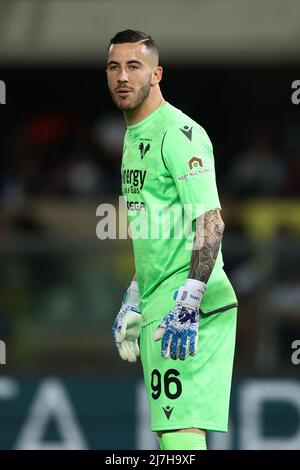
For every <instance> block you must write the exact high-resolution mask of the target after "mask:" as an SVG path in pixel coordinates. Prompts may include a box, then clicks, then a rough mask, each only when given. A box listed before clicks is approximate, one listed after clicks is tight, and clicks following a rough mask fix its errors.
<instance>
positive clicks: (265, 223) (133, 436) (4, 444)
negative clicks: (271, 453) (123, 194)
mask: <svg viewBox="0 0 300 470" xmlns="http://www.w3.org/2000/svg"><path fill="white" fill-rule="evenodd" d="M127 28H132V29H140V30H142V31H145V32H148V33H149V34H151V35H152V36H153V38H154V39H155V40H156V42H157V44H158V46H159V48H160V51H161V63H162V65H164V77H163V82H162V91H163V94H164V96H165V99H167V100H168V101H170V102H171V103H172V104H174V105H175V106H177V107H179V108H181V109H182V110H183V111H184V112H186V113H187V114H189V115H191V116H192V117H193V118H194V119H196V120H197V121H198V122H199V123H200V124H201V125H203V127H205V129H206V130H207V131H208V133H209V135H210V137H211V139H212V142H213V144H214V148H215V159H216V168H217V179H218V186H219V192H220V196H221V200H222V203H223V214H224V219H225V223H226V232H225V239H224V248H223V253H224V259H225V268H226V271H227V273H228V275H229V277H230V279H231V280H232V282H233V284H234V286H235V289H236V291H237V294H238V297H239V303H240V309H239V327H238V336H237V348H236V362H235V374H234V381H233V393H232V406H231V416H230V432H229V433H228V434H226V435H223V434H219V433H215V434H213V435H210V436H209V444H210V447H211V448H213V449H273V448H275V449H283V448H289V449H297V448H298V449H299V448H300V380H299V372H300V365H297V364H296V363H293V362H292V353H293V351H294V350H293V349H292V343H293V342H294V341H295V340H300V289H299V287H300V276H299V274H300V246H299V233H300V202H299V187H300V158H299V157H300V105H299V106H296V105H295V104H293V103H292V100H291V95H292V88H291V84H292V82H293V81H294V80H297V79H300V2H299V1H290V0H287V1H285V2H283V1H277V0H272V1H271V0H261V1H256V0H255V1H251V0H223V1H216V0H211V1H201V0H198V1H196V0H187V1H183V0H181V1H179V0H178V1H172V0H162V1H158V0H157V1H156V0H153V1H151V2H148V1H145V0H140V1H137V0H131V1H128V0H125V1H122V0H112V1H102V0H98V1H97V0H95V1H90V0H85V1H83V0H82V1H80V0H77V1H72V0H68V1H66V0H48V1H43V2H42V1H38V0H36V1H34V0H31V1H29V0H22V1H16V0H9V1H1V2H0V80H3V81H4V82H5V83H6V101H7V104H6V106H2V107H1V126H0V170H1V173H0V175H1V176H0V251H1V270H0V340H2V341H5V343H6V356H7V357H6V364H5V365H4V364H2V365H0V448H2V449H22V448H35V449H45V448H77V449H82V448H88V449H143V448H144V449H151V448H156V442H155V439H154V437H153V435H152V434H151V433H150V432H149V431H148V422H149V416H148V411H147V405H146V401H145V395H144V389H143V384H142V371H141V367H140V365H137V366H132V365H127V364H125V363H124V362H123V361H121V360H120V359H119V357H118V355H117V353H116V351H115V349H114V346H113V343H112V339H111V325H112V321H113V319H114V316H115V314H116V312H117V311H118V309H119V305H120V302H121V299H122V296H123V293H124V290H126V288H127V285H128V283H129V281H130V280H131V278H132V275H133V272H134V267H133V257H132V248H131V242H130V240H102V241H101V240H99V239H98V238H97V237H96V226H97V223H98V222H99V218H98V217H97V216H96V208H97V206H99V204H102V203H104V202H109V203H113V204H115V206H116V207H118V196H119V194H120V180H119V166H120V156H121V145H122V138H123V134H124V130H125V125H124V122H123V118H122V116H121V115H120V113H119V112H118V111H117V110H116V109H115V108H114V105H113V103H112V102H111V99H110V96H109V93H108V91H107V86H106V78H105V73H104V69H105V53H106V48H107V44H108V42H109V39H110V38H111V37H112V36H113V35H114V34H115V33H116V32H117V31H120V30H123V29H127ZM299 345H300V342H299ZM200 347H201V345H200ZM298 358H299V355H298ZM294 362H295V361H294ZM296 362H297V361H296ZM195 393H197V391H195Z"/></svg>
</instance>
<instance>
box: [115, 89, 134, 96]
mask: <svg viewBox="0 0 300 470" xmlns="http://www.w3.org/2000/svg"><path fill="white" fill-rule="evenodd" d="M116 91H117V94H118V95H119V96H127V95H129V93H131V92H132V90H129V89H127V88H120V89H119V90H116Z"/></svg>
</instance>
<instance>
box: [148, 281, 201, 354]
mask: <svg viewBox="0 0 300 470" xmlns="http://www.w3.org/2000/svg"><path fill="white" fill-rule="evenodd" d="M205 287H206V286H205V284H204V283H203V282H201V281H197V280H195V279H188V280H187V281H186V283H185V284H184V285H183V286H181V287H180V289H179V291H178V295H177V298H176V304H175V306H174V308H173V309H172V310H171V312H169V313H168V314H167V315H166V316H165V317H164V319H163V321H162V322H161V323H160V325H159V327H158V328H157V329H156V331H155V332H154V335H153V339H154V341H159V340H160V339H162V345H161V350H162V357H164V358H165V359H166V358H168V357H171V359H177V358H179V359H181V360H184V359H186V357H187V356H188V355H190V356H195V355H196V353H197V346H198V325H199V304H200V301H201V298H202V296H203V293H204V291H205Z"/></svg>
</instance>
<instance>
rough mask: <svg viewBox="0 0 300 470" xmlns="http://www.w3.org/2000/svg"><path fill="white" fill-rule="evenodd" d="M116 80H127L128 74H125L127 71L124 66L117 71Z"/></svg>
mask: <svg viewBox="0 0 300 470" xmlns="http://www.w3.org/2000/svg"><path fill="white" fill-rule="evenodd" d="M118 81H119V82H128V74H127V71H126V69H125V67H124V68H120V73H119V76H118Z"/></svg>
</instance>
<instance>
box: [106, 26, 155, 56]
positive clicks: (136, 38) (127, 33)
mask: <svg viewBox="0 0 300 470" xmlns="http://www.w3.org/2000/svg"><path fill="white" fill-rule="evenodd" d="M140 41H143V44H145V46H146V47H147V48H148V49H151V50H152V52H154V53H155V54H156V56H157V60H158V59H159V51H158V47H157V45H156V44H155V42H154V40H153V39H152V37H151V36H150V35H149V34H146V33H143V32H142V31H137V30H134V29H125V30H124V31H119V32H118V33H117V34H115V36H114V37H113V38H111V40H110V42H109V46H108V49H109V48H110V46H111V45H112V44H123V43H125V42H140Z"/></svg>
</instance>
